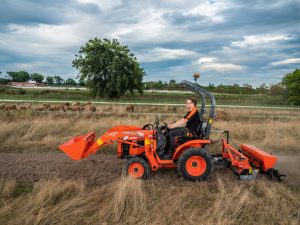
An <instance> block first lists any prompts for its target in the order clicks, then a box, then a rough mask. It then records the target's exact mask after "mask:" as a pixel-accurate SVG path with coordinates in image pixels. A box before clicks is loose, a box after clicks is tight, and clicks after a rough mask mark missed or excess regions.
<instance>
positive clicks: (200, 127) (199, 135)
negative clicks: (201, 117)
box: [193, 121, 207, 138]
mask: <svg viewBox="0 0 300 225" xmlns="http://www.w3.org/2000/svg"><path fill="white" fill-rule="evenodd" d="M206 127H207V122H206V121H200V123H199V125H198V127H197V132H196V134H194V137H196V138H203V137H204V136H205V131H206ZM193 133H194V132H193Z"/></svg>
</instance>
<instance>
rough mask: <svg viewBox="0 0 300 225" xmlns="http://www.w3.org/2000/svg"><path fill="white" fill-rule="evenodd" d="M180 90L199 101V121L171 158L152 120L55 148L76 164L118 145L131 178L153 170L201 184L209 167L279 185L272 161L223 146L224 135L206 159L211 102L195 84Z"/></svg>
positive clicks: (161, 129) (247, 148)
mask: <svg viewBox="0 0 300 225" xmlns="http://www.w3.org/2000/svg"><path fill="white" fill-rule="evenodd" d="M181 84H182V86H183V87H185V88H186V89H188V90H190V91H192V92H194V93H196V94H197V95H199V96H200V97H201V100H202V104H201V109H200V110H199V113H200V118H201V122H200V124H199V126H198V129H197V132H194V133H191V134H189V135H187V136H184V137H177V138H175V143H174V146H176V148H175V151H174V153H170V152H169V151H168V149H167V147H166V146H167V145H166V140H167V139H168V132H167V133H166V131H168V129H167V126H166V124H163V125H160V123H159V120H158V118H157V117H156V120H155V122H154V123H153V124H146V125H145V126H143V127H137V126H115V127H112V128H111V129H109V130H108V131H106V132H105V133H104V134H103V135H102V136H101V137H99V138H96V133H95V132H90V133H88V134H85V135H82V136H77V137H74V138H72V139H71V140H69V141H67V142H66V143H64V144H62V145H60V146H59V148H60V149H61V150H62V151H63V152H64V153H66V154H67V155H68V156H69V157H70V158H71V159H73V160H81V159H84V158H86V157H88V156H89V155H90V154H94V153H96V152H97V151H98V150H99V149H101V148H102V147H103V146H105V145H107V144H111V143H113V142H117V143H118V153H117V156H118V158H120V159H126V160H127V168H126V171H127V173H128V175H129V176H131V177H133V178H144V179H146V178H148V177H149V175H150V171H156V170H158V169H159V168H177V170H178V172H179V174H180V175H182V176H183V177H184V178H185V179H187V180H190V181H199V180H205V179H206V178H207V177H208V176H209V175H210V174H211V172H212V169H213V165H214V164H221V165H223V166H225V167H228V168H231V169H232V170H233V172H234V174H236V175H237V177H238V178H239V179H242V180H246V179H255V178H256V176H257V174H259V173H261V174H267V175H268V176H269V177H270V178H272V179H274V180H276V181H281V177H283V176H284V175H282V174H280V173H279V172H278V171H277V170H275V169H274V168H273V167H274V165H275V163H276V161H277V157H276V156H274V155H272V154H269V153H267V152H265V151H263V150H261V149H258V148H256V147H254V146H252V145H247V144H241V146H240V147H238V148H234V147H233V146H231V145H230V144H229V131H219V130H218V131H214V132H222V133H224V134H226V135H227V138H226V139H222V140H221V141H222V146H223V147H222V150H221V153H220V154H216V155H210V154H209V146H210V144H212V143H214V142H215V141H214V140H211V139H210V133H211V132H212V122H213V120H214V118H215V106H216V103H215V98H214V96H213V95H212V93H210V92H209V91H207V90H205V89H204V88H203V87H201V86H200V85H198V84H197V83H191V82H189V81H182V82H181ZM205 96H208V97H209V99H210V102H211V106H210V112H209V115H208V119H207V120H205V119H204V114H205V110H206V109H205V107H206V102H205Z"/></svg>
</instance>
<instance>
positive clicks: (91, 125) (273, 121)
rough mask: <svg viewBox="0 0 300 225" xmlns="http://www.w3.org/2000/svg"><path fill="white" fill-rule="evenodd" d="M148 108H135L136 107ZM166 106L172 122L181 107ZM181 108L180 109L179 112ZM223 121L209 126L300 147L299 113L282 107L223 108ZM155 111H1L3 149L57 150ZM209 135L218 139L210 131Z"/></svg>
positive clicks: (240, 137)
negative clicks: (73, 139)
mask: <svg viewBox="0 0 300 225" xmlns="http://www.w3.org/2000/svg"><path fill="white" fill-rule="evenodd" d="M143 110H146V109H144V108H142V107H141V108H138V109H137V111H138V112H142V111H143ZM168 110H169V109H168V108H166V111H164V109H163V108H162V109H157V111H158V112H157V114H158V116H159V118H160V120H161V121H166V122H171V121H174V120H176V119H178V118H180V117H181V115H180V114H183V113H184V108H178V109H176V112H178V113H179V114H178V115H177V114H172V113H171V114H164V113H162V114H160V112H167V111H168ZM181 111H182V112H181ZM226 112H227V114H228V116H227V118H226V120H225V121H223V120H222V121H216V122H214V124H213V126H214V127H217V128H220V129H223V130H229V131H230V132H231V138H232V139H233V140H234V141H235V142H237V143H243V142H246V143H249V144H253V145H257V146H258V147H261V148H266V150H268V151H271V152H294V153H296V152H300V143H299V140H300V114H299V113H298V112H294V111H287V110H280V111H274V110H273V111H271V110H266V111H262V110H250V111H246V110H242V109H241V110H226ZM155 114H156V113H155V112H154V114H136V113H127V112H126V111H125V109H124V108H123V107H111V109H110V110H109V112H106V108H99V107H98V112H97V113H96V114H91V113H81V114H79V113H70V112H69V113H63V112H61V113H53V112H52V113H50V112H42V113H40V112H34V111H27V112H3V111H2V112H0V121H1V126H0V142H1V145H0V151H1V152H24V151H28V150H29V151H30V152H45V151H56V150H57V146H58V145H60V144H61V143H63V142H65V141H66V140H68V139H69V138H71V137H74V136H76V135H81V134H84V133H87V132H90V131H92V130H95V131H96V133H97V135H99V136H100V135H102V134H103V133H104V132H105V131H106V130H108V129H109V128H111V127H112V126H117V125H135V126H143V125H144V124H146V123H152V122H153V121H154V117H155ZM211 138H212V139H218V138H222V136H219V135H218V134H212V135H211Z"/></svg>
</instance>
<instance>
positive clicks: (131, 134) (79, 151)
mask: <svg viewBox="0 0 300 225" xmlns="http://www.w3.org/2000/svg"><path fill="white" fill-rule="evenodd" d="M150 133H151V134H153V131H152V130H143V129H142V128H140V127H136V126H115V127H113V128H111V129H109V130H108V131H106V132H105V133H104V134H103V135H102V136H100V137H99V138H98V139H96V134H95V132H90V133H88V134H86V135H82V136H77V137H75V138H72V139H70V140H69V141H67V142H66V143H64V144H62V145H60V146H59V149H60V150H62V151H63V152H64V153H66V154H67V155H68V156H69V157H70V158H72V159H74V160H80V159H84V158H86V157H87V156H88V155H90V154H94V153H95V152H97V151H98V150H99V149H100V148H101V147H102V146H104V145H106V144H111V143H113V142H115V141H117V142H124V143H130V144H131V145H137V146H138V144H136V143H135V142H133V141H134V140H137V139H141V138H143V137H144V136H145V134H147V136H149V135H150Z"/></svg>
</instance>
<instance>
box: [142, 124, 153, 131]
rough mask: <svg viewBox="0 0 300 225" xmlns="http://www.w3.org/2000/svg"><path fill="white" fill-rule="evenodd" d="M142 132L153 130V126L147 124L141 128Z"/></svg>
mask: <svg viewBox="0 0 300 225" xmlns="http://www.w3.org/2000/svg"><path fill="white" fill-rule="evenodd" d="M142 129H143V130H152V129H153V124H151V123H147V124H145V125H144V126H143V128H142Z"/></svg>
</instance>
